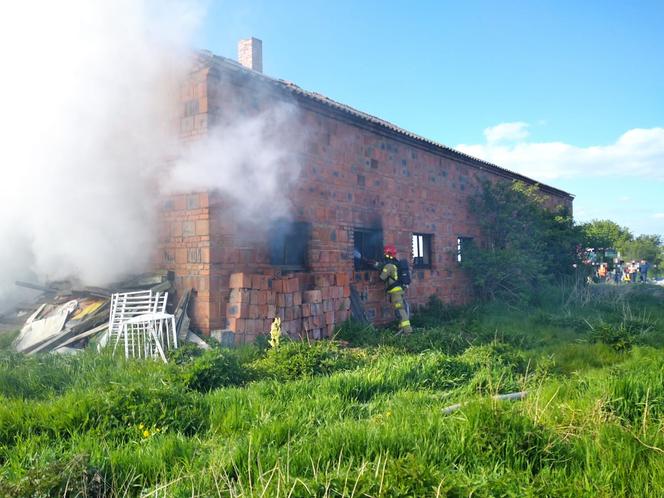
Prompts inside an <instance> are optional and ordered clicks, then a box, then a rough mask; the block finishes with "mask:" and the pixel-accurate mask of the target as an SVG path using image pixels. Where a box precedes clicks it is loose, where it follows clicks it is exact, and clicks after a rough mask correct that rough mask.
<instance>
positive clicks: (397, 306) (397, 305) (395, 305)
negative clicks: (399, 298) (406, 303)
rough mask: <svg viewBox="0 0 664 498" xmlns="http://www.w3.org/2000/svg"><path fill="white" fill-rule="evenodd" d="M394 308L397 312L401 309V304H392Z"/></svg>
mask: <svg viewBox="0 0 664 498" xmlns="http://www.w3.org/2000/svg"><path fill="white" fill-rule="evenodd" d="M394 308H395V309H397V310H398V309H401V308H403V303H394Z"/></svg>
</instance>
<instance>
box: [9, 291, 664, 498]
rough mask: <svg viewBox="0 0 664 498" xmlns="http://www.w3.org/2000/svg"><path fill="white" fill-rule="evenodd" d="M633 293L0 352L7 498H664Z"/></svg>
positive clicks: (659, 408)
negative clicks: (256, 333)
mask: <svg viewBox="0 0 664 498" xmlns="http://www.w3.org/2000/svg"><path fill="white" fill-rule="evenodd" d="M632 291H633V292H631V293H630V295H629V296H624V295H622V294H614V293H613V290H611V289H594V290H593V293H588V292H586V291H584V292H580V293H575V294H572V295H571V294H570V291H569V290H567V291H565V292H561V291H558V292H551V293H549V294H548V295H546V296H541V299H540V301H541V303H544V304H539V305H537V306H535V305H533V306H531V307H529V308H528V309H526V310H517V309H507V308H505V307H504V306H501V305H498V304H494V305H491V306H484V307H478V308H474V309H468V310H449V309H446V308H444V307H442V306H439V305H434V306H432V308H431V309H430V310H429V311H428V312H426V313H422V314H421V315H420V316H419V317H418V319H417V320H415V321H416V322H417V323H419V325H421V326H422V327H424V328H421V329H419V330H418V332H417V333H416V334H415V335H414V336H413V337H409V338H395V337H393V336H392V335H391V334H390V333H389V332H387V331H375V330H373V329H358V328H353V327H348V328H346V329H344V330H343V331H342V332H341V333H340V338H343V339H344V340H346V341H348V342H349V343H350V346H351V347H343V348H342V347H339V346H337V345H336V344H332V343H322V344H316V345H315V346H314V347H309V346H307V345H306V344H285V345H282V346H281V347H280V348H279V350H278V351H277V352H269V353H266V352H264V351H262V350H260V349H258V348H247V349H242V350H235V351H231V352H228V351H220V350H217V351H213V352H211V353H206V354H204V355H200V356H195V355H196V354H197V353H196V352H194V353H192V354H188V352H187V351H182V352H181V353H180V354H179V355H178V357H177V358H174V359H173V360H174V361H172V362H171V363H170V364H169V365H160V364H154V363H134V362H123V361H118V360H117V359H112V358H109V357H106V356H99V355H96V354H93V353H89V354H85V355H81V356H79V357H55V356H48V355H47V356H40V357H36V358H32V357H29V358H26V357H23V356H19V355H12V354H10V353H3V354H2V355H1V356H0V395H1V396H2V399H1V401H2V403H1V404H0V445H1V446H0V496H5V495H7V496H61V495H66V496H77V495H78V496H134V495H139V494H141V493H142V492H143V493H150V492H153V493H154V494H153V496H312V495H314V496H468V495H470V494H472V495H473V496H607V497H609V496H664V366H663V365H664V307H663V306H662V304H664V297H663V296H661V295H660V294H659V293H658V291H657V290H656V289H652V290H651V289H646V288H639V289H632ZM570 303H573V304H570ZM219 386H225V387H219ZM522 389H527V390H528V391H529V393H530V395H529V397H528V398H527V399H526V400H525V401H523V402H517V403H509V402H496V401H492V400H491V399H490V398H488V395H490V394H495V393H504V392H510V391H515V390H522ZM460 401H469V402H470V403H469V404H467V405H465V406H464V408H463V409H462V410H460V411H457V412H454V413H453V414H451V415H443V414H442V411H441V409H442V408H443V407H445V406H447V405H450V404H453V403H456V402H460Z"/></svg>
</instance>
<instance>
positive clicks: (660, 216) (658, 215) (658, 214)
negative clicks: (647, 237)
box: [652, 213, 664, 220]
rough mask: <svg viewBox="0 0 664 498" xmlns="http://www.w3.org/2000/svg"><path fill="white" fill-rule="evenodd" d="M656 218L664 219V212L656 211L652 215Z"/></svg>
mask: <svg viewBox="0 0 664 498" xmlns="http://www.w3.org/2000/svg"><path fill="white" fill-rule="evenodd" d="M652 217H653V218H655V219H656V220H664V213H655V214H653V215H652Z"/></svg>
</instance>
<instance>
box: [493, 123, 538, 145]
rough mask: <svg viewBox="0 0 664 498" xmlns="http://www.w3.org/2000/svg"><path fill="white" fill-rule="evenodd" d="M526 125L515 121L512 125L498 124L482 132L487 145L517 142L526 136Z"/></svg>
mask: <svg viewBox="0 0 664 498" xmlns="http://www.w3.org/2000/svg"><path fill="white" fill-rule="evenodd" d="M528 126H530V125H529V124H528V123H524V122H523V121H517V122H514V123H500V124H499V125H496V126H491V127H489V128H486V129H485V130H484V136H485V137H486V141H487V143H490V144H496V143H499V142H517V141H520V140H523V139H524V138H526V137H527V136H528V134H529V133H528Z"/></svg>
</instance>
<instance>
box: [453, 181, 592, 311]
mask: <svg viewBox="0 0 664 498" xmlns="http://www.w3.org/2000/svg"><path fill="white" fill-rule="evenodd" d="M470 209H471V212H472V213H473V214H474V216H475V217H476V219H477V220H478V223H479V225H480V229H481V233H482V237H481V239H480V240H479V241H477V242H476V243H473V244H471V246H470V247H469V248H468V250H467V251H466V254H465V256H464V258H463V262H462V266H463V267H464V268H466V269H467V270H468V272H469V274H470V277H471V280H472V282H473V285H474V287H475V289H476V291H477V293H478V295H479V296H480V297H481V298H484V299H493V298H501V299H506V300H508V301H519V300H523V299H526V298H528V297H529V295H531V294H532V292H533V290H534V289H535V288H536V287H537V286H538V285H539V284H540V283H542V282H543V281H545V280H547V279H551V278H552V277H558V276H562V275H567V274H571V273H573V272H574V264H575V263H577V262H578V251H577V246H578V244H579V243H580V242H581V232H580V230H579V228H578V227H575V225H574V220H573V218H572V216H571V214H570V213H569V211H568V210H567V209H566V208H565V207H564V206H557V207H555V208H549V207H547V206H546V197H545V196H544V195H542V193H541V192H540V191H539V188H538V187H537V186H527V185H525V184H524V183H522V182H513V183H507V182H500V183H497V184H492V183H485V184H484V185H483V188H482V189H481V191H480V192H479V193H478V194H477V195H476V196H475V197H473V198H471V204H470Z"/></svg>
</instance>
